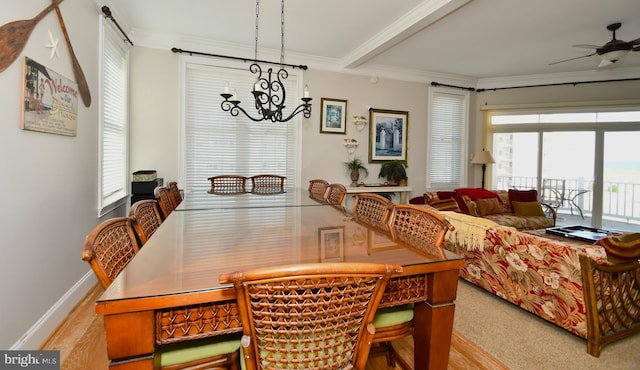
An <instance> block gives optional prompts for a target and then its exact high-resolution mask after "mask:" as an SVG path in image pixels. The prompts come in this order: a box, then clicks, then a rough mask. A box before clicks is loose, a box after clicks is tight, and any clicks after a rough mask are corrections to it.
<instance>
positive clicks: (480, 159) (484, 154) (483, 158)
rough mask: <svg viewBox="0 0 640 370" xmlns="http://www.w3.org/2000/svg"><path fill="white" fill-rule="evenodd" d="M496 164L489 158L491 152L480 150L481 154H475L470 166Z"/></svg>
mask: <svg viewBox="0 0 640 370" xmlns="http://www.w3.org/2000/svg"><path fill="white" fill-rule="evenodd" d="M489 163H496V161H495V159H493V157H492V156H491V152H489V151H487V150H484V149H482V151H481V152H478V153H476V155H475V156H474V157H473V159H472V160H471V164H489Z"/></svg>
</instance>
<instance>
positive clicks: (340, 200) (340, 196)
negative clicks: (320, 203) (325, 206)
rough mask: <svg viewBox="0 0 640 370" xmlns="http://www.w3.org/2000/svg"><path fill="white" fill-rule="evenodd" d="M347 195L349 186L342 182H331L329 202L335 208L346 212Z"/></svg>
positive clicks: (328, 192) (328, 191)
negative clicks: (345, 199)
mask: <svg viewBox="0 0 640 370" xmlns="http://www.w3.org/2000/svg"><path fill="white" fill-rule="evenodd" d="M346 196H347V188H346V187H345V186H344V185H342V184H331V185H329V188H328V190H327V202H328V203H329V204H330V205H331V206H332V207H334V208H336V209H338V210H340V212H342V213H346V210H345V208H344V198H345V197H346Z"/></svg>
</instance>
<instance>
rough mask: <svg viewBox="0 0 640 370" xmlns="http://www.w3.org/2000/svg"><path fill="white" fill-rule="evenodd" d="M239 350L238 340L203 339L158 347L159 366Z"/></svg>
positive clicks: (226, 338)
mask: <svg viewBox="0 0 640 370" xmlns="http://www.w3.org/2000/svg"><path fill="white" fill-rule="evenodd" d="M238 348H240V339H239V338H237V339H229V337H227V336H223V337H222V338H216V337H213V338H205V339H197V340H192V341H187V342H180V343H172V344H166V345H162V346H160V351H159V352H160V354H159V356H160V366H171V365H176V364H181V363H185V362H189V361H195V360H199V359H202V358H206V357H212V356H217V355H222V354H225V353H233V352H235V351H237V350H238Z"/></svg>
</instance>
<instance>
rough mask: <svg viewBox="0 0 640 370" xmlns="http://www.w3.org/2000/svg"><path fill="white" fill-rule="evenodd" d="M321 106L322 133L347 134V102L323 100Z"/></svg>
mask: <svg viewBox="0 0 640 370" xmlns="http://www.w3.org/2000/svg"><path fill="white" fill-rule="evenodd" d="M320 100H321V105H320V133H324V134H346V133H347V101H346V100H340V99H329V98H322V99H320Z"/></svg>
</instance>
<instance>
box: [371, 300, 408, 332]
mask: <svg viewBox="0 0 640 370" xmlns="http://www.w3.org/2000/svg"><path fill="white" fill-rule="evenodd" d="M411 320H413V304H411V303H409V304H406V305H402V306H395V307H384V308H379V309H378V311H376V316H375V317H374V318H373V326H375V327H376V328H386V327H389V326H394V325H398V324H402V323H405V322H408V321H411Z"/></svg>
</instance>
